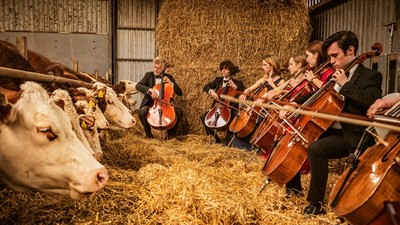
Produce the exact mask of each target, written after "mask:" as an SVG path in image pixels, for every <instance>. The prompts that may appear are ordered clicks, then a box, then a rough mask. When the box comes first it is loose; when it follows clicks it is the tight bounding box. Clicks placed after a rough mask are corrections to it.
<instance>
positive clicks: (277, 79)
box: [232, 54, 285, 150]
mask: <svg viewBox="0 0 400 225" xmlns="http://www.w3.org/2000/svg"><path fill="white" fill-rule="evenodd" d="M262 70H263V72H264V73H263V76H262V77H261V78H260V79H258V80H257V81H256V82H255V83H254V84H253V85H251V86H250V87H248V88H246V89H245V90H244V91H243V94H241V95H240V96H239V99H240V100H246V98H247V97H248V96H249V95H259V96H260V97H263V96H264V94H265V93H267V92H268V91H271V90H273V89H275V88H278V87H279V86H280V85H282V84H284V83H285V80H284V79H283V78H282V76H281V73H280V72H281V62H280V60H279V58H278V56H276V55H274V54H267V55H265V56H264V57H263V59H262ZM256 92H257V93H256ZM255 100H256V101H257V99H255ZM259 101H261V102H262V100H259ZM257 120H258V121H257V123H256V125H255V128H254V129H253V132H254V131H255V130H256V127H257V125H258V124H259V122H260V121H261V119H260V118H258V119H257ZM253 132H252V133H250V134H249V135H248V136H247V137H244V138H238V137H234V139H233V141H232V146H233V147H236V148H242V149H247V150H250V149H251V148H252V146H251V144H250V138H251V136H252V134H253Z"/></svg>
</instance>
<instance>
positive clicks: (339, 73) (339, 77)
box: [331, 69, 349, 87]
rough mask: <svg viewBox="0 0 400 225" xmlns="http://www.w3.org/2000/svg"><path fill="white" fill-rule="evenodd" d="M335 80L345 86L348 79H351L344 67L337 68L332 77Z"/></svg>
mask: <svg viewBox="0 0 400 225" xmlns="http://www.w3.org/2000/svg"><path fill="white" fill-rule="evenodd" d="M331 79H332V80H333V81H335V82H336V83H337V84H339V85H340V86H341V87H343V85H344V84H345V83H347V81H349V78H347V76H346V73H345V72H344V70H343V69H340V70H336V71H335V72H334V73H333V75H332V78H331Z"/></svg>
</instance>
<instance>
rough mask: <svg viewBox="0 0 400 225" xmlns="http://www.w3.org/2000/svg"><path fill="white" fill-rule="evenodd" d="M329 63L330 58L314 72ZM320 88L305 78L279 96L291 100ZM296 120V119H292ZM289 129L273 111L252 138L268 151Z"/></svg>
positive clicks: (251, 141)
mask: <svg viewBox="0 0 400 225" xmlns="http://www.w3.org/2000/svg"><path fill="white" fill-rule="evenodd" d="M328 65H329V60H327V61H325V62H324V63H323V64H322V65H320V66H319V67H318V68H316V69H315V70H314V71H313V73H314V74H317V73H319V72H320V71H322V70H323V69H324V68H326V67H327V66H328ZM307 69H309V66H305V67H303V68H302V69H301V70H300V71H299V72H297V74H295V76H294V78H296V77H297V76H298V75H299V74H302V72H304V71H305V70H307ZM317 90H318V88H317V87H316V86H315V85H314V84H313V83H311V82H309V81H308V80H307V79H305V78H303V79H302V80H301V81H300V82H299V83H298V84H297V85H296V86H294V87H292V88H291V89H290V90H289V91H288V92H287V93H285V94H284V95H283V96H281V97H280V98H279V101H285V102H291V101H293V100H294V99H295V98H297V97H299V96H303V95H306V94H308V93H314V92H316V91H317ZM291 122H294V121H291ZM285 131H287V126H285V125H284V123H282V120H281V119H280V118H278V112H277V111H276V110H275V111H272V112H271V113H270V116H269V117H268V118H267V119H265V120H263V121H262V122H261V124H260V126H259V127H258V128H257V130H256V131H255V133H254V135H253V137H252V138H251V140H250V143H252V144H253V145H255V146H258V147H260V148H261V149H263V150H264V151H268V150H269V149H271V148H272V147H274V146H275V143H276V142H277V141H278V140H280V138H281V136H282V135H283V134H284V133H285Z"/></svg>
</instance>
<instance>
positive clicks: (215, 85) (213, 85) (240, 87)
mask: <svg viewBox="0 0 400 225" xmlns="http://www.w3.org/2000/svg"><path fill="white" fill-rule="evenodd" d="M232 81H233V83H235V84H236V86H237V89H236V90H237V91H244V90H245V89H246V87H245V86H244V84H243V81H240V80H236V79H233V78H232ZM223 83H224V78H223V77H216V78H215V79H214V80H213V81H212V82H210V83H208V84H206V85H205V86H204V88H203V90H204V91H205V92H207V93H208V92H209V91H210V90H211V89H213V90H214V91H215V92H217V91H218V90H219V89H220V88H222V85H223ZM235 97H237V96H235ZM215 103H216V101H215V100H214V101H213V104H212V105H211V107H213V106H214V105H215Z"/></svg>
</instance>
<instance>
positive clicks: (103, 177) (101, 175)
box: [93, 168, 108, 189]
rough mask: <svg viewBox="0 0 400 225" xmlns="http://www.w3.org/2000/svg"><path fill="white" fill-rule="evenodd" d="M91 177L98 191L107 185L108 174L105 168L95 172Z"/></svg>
mask: <svg viewBox="0 0 400 225" xmlns="http://www.w3.org/2000/svg"><path fill="white" fill-rule="evenodd" d="M93 176H94V179H95V183H96V184H97V187H98V188H99V189H101V188H103V187H104V186H105V185H106V184H107V181H108V172H107V170H106V168H101V169H98V170H95V171H94V174H93Z"/></svg>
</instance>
